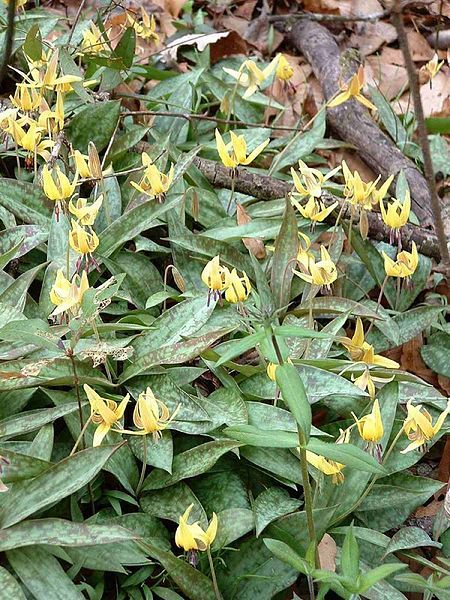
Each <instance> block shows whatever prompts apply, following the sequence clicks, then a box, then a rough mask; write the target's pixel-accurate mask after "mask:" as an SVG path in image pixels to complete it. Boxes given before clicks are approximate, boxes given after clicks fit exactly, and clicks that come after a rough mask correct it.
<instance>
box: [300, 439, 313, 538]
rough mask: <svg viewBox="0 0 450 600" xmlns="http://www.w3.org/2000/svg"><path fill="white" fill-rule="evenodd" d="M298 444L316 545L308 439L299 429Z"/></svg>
mask: <svg viewBox="0 0 450 600" xmlns="http://www.w3.org/2000/svg"><path fill="white" fill-rule="evenodd" d="M298 443H299V451H300V470H301V474H302V482H303V494H304V499H305V512H306V522H307V525H308V534H309V540H310V542H314V544H315V543H316V528H315V526H314V515H313V499H312V492H311V484H310V482H309V474H308V461H307V459H306V448H305V446H306V438H305V434H304V433H303V431H302V430H301V429H300V428H299V429H298Z"/></svg>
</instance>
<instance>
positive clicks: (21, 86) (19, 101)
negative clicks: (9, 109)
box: [9, 83, 41, 112]
mask: <svg viewBox="0 0 450 600" xmlns="http://www.w3.org/2000/svg"><path fill="white" fill-rule="evenodd" d="M9 99H10V100H11V102H12V104H13V105H14V106H15V107H17V108H19V109H20V110H23V111H25V112H29V111H31V110H36V109H37V108H38V107H39V105H40V103H41V95H40V94H39V92H38V91H36V90H35V89H33V88H29V86H28V85H27V84H26V83H17V84H16V91H15V93H14V97H13V96H10V97H9Z"/></svg>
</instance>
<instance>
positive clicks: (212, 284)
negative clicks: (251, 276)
mask: <svg viewBox="0 0 450 600" xmlns="http://www.w3.org/2000/svg"><path fill="white" fill-rule="evenodd" d="M219 261H220V257H219V255H217V256H215V257H214V258H212V259H211V260H210V261H209V262H208V263H206V265H205V268H204V269H203V271H202V281H203V283H204V284H205V285H206V286H207V287H208V305H209V302H210V299H211V296H212V298H213V300H218V299H220V298H221V292H222V291H223V290H224V289H225V288H226V283H227V279H228V276H229V273H230V272H229V271H228V269H227V267H223V266H222V265H221V264H220V262H219Z"/></svg>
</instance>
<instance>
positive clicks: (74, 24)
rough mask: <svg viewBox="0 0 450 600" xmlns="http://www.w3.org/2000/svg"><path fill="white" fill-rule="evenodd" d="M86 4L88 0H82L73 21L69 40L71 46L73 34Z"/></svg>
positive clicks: (68, 43)
mask: <svg viewBox="0 0 450 600" xmlns="http://www.w3.org/2000/svg"><path fill="white" fill-rule="evenodd" d="M85 4H86V0H81V4H80V6H79V7H78V11H77V14H76V15H75V20H74V22H73V25H72V29H71V30H70V33H69V38H68V40H67V46H69V45H70V42H71V41H72V36H73V34H74V33H75V27H76V26H77V25H78V21H79V20H80V17H81V11H82V10H83V8H84V5H85Z"/></svg>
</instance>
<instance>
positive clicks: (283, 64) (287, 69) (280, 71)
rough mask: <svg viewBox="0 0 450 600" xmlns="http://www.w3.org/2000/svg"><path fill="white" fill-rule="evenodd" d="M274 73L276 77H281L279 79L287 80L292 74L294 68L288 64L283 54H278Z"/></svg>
mask: <svg viewBox="0 0 450 600" xmlns="http://www.w3.org/2000/svg"><path fill="white" fill-rule="evenodd" d="M275 75H276V76H277V77H278V79H281V81H289V79H291V78H292V76H293V75H294V69H293V67H292V66H291V65H290V64H289V62H288V60H287V59H286V57H285V56H284V54H279V55H278V63H277V68H276V71H275Z"/></svg>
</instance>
